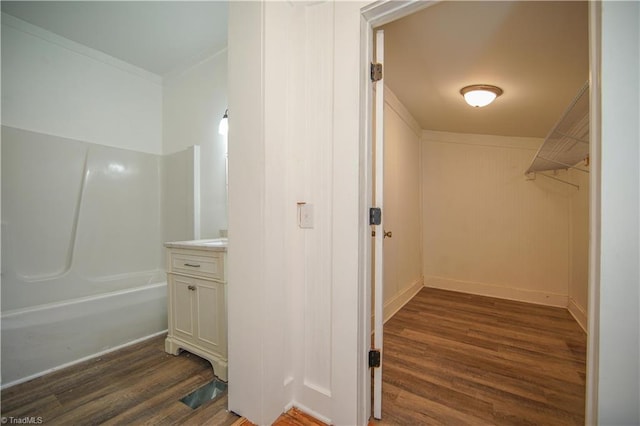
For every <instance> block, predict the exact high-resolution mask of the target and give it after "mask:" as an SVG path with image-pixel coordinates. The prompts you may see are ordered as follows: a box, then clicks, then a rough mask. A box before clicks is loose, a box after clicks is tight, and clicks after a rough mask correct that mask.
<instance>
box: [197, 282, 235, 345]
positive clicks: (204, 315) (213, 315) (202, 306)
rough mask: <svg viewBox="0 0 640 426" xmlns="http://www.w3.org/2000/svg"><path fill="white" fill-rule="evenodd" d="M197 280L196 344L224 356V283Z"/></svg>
mask: <svg viewBox="0 0 640 426" xmlns="http://www.w3.org/2000/svg"><path fill="white" fill-rule="evenodd" d="M196 281H197V290H196V292H195V299H196V302H195V303H196V313H197V314H196V315H197V316H196V318H197V327H196V329H197V333H198V335H197V338H198V344H199V345H201V346H202V347H204V348H206V349H207V350H210V351H212V352H214V353H216V354H219V355H222V356H226V354H227V338H226V327H227V325H226V312H225V295H224V290H225V287H224V284H222V283H218V282H213V281H204V280H196Z"/></svg>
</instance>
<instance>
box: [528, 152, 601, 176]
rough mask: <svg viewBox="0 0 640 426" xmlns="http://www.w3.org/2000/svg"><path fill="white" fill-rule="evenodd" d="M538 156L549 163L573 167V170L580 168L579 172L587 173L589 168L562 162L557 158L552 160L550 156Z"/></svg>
mask: <svg viewBox="0 0 640 426" xmlns="http://www.w3.org/2000/svg"><path fill="white" fill-rule="evenodd" d="M538 158H540V159H542V160H544V161H548V162H550V163H556V164H560V165H561V166H564V167H566V168H569V169H575V170H580V171H581V172H584V173H589V170H585V169H581V168H580V167H576V166H572V165H570V164H567V163H563V162H561V161H558V160H552V159H551V158H546V157H543V156H542V155H539V156H538Z"/></svg>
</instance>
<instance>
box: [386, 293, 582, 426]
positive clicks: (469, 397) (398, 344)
mask: <svg viewBox="0 0 640 426" xmlns="http://www.w3.org/2000/svg"><path fill="white" fill-rule="evenodd" d="M585 358H586V335H585V333H584V331H583V330H582V329H581V328H580V326H579V325H578V324H577V322H576V321H575V320H574V319H573V317H572V316H571V314H569V312H568V311H567V310H566V309H562V308H552V307H546V306H539V305H533V304H527V303H520V302H513V301H508V300H501V299H494V298H489V297H482V296H475V295H470V294H464V293H456V292H450V291H443V290H437V289H430V288H424V289H422V290H421V291H420V292H419V293H418V295H416V297H414V298H413V299H412V300H411V301H410V302H409V303H408V304H407V305H405V307H403V308H402V309H401V310H400V311H399V312H398V313H397V314H396V315H395V316H393V318H391V319H390V320H389V321H388V322H387V323H386V324H385V326H384V352H383V373H382V376H383V385H382V390H383V397H382V404H383V405H382V420H381V421H376V422H375V423H376V424H379V425H519V426H520V425H553V426H556V425H584V394H585Z"/></svg>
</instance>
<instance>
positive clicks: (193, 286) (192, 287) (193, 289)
mask: <svg viewBox="0 0 640 426" xmlns="http://www.w3.org/2000/svg"><path fill="white" fill-rule="evenodd" d="M187 288H188V289H189V290H191V291H196V286H195V285H190V286H187Z"/></svg>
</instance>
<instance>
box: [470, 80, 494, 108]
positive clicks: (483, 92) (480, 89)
mask: <svg viewBox="0 0 640 426" xmlns="http://www.w3.org/2000/svg"><path fill="white" fill-rule="evenodd" d="M460 94H461V95H462V96H464V100H465V101H467V103H468V104H469V105H471V106H472V107H483V106H487V105H489V104H490V103H491V102H493V101H494V99H495V98H497V97H498V96H500V95H502V89H501V88H499V87H496V86H491V85H488V84H473V85H471V86H466V87H463V88H462V89H460Z"/></svg>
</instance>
